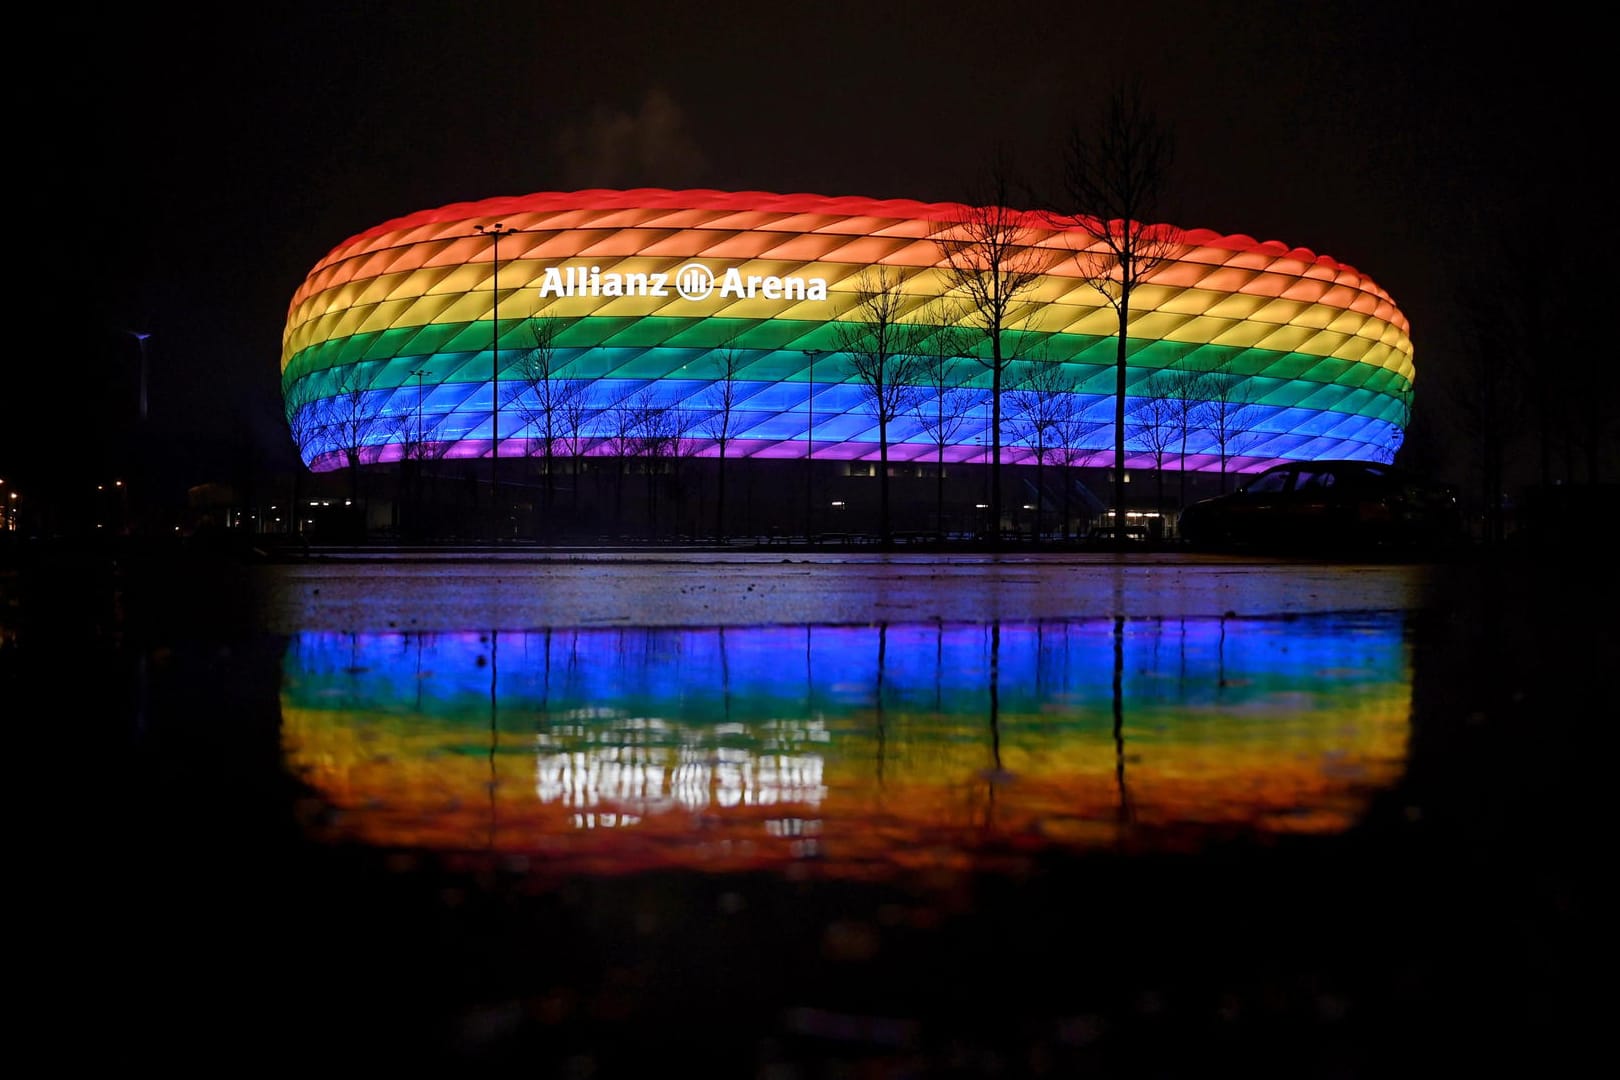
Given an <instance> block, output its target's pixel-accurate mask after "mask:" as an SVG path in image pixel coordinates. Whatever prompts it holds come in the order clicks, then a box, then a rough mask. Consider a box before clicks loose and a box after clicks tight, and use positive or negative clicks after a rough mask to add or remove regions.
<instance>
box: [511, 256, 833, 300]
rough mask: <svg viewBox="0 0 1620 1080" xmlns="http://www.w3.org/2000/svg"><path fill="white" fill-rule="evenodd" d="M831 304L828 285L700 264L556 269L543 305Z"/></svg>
mask: <svg viewBox="0 0 1620 1080" xmlns="http://www.w3.org/2000/svg"><path fill="white" fill-rule="evenodd" d="M715 295H719V296H720V297H721V298H722V299H735V300H752V299H755V298H756V297H761V298H764V299H766V300H825V299H827V279H826V278H819V277H792V276H789V277H777V276H775V275H774V274H744V273H743V272H742V271H741V270H737V269H735V268H733V269H730V270H727V271H725V272H724V273H723V274H721V275H719V276H718V277H716V276H715V273H714V271H713V270H710V269H709V268H708V267H707V266H705V265H703V264H702V263H700V262H691V263H687V264H686V265H685V266H683V267H681V268H680V269H679V270H677V271H675V272H674V273H673V274H667V273H661V272H649V273H628V274H627V273H620V272H619V271H617V270H609V271H607V272H606V273H603V272H602V268H601V267H600V266H561V267H558V266H552V267H548V268H547V269H546V272H545V276H544V277H542V278H541V279H540V296H541V298H542V299H546V298H550V297H565V296H607V297H612V296H674V297H679V298H680V299H682V300H707V299H709V298H710V297H712V296H715Z"/></svg>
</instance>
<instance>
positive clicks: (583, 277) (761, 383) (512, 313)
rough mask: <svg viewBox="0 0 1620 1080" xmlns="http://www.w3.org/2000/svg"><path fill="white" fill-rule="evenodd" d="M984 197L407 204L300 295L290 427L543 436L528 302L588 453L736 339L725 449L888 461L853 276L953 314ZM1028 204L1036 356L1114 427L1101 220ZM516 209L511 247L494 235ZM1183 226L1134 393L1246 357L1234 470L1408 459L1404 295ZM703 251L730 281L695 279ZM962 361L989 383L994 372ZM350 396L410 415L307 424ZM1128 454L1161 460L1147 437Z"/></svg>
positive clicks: (1152, 299) (983, 448) (1240, 368)
mask: <svg viewBox="0 0 1620 1080" xmlns="http://www.w3.org/2000/svg"><path fill="white" fill-rule="evenodd" d="M964 212H965V208H964V207H961V206H958V205H954V204H929V203H921V202H911V201H900V200H873V199H867V198H855V197H851V198H831V197H823V196H816V195H804V194H798V195H778V194H767V193H759V192H736V193H729V192H720V191H668V190H661V189H641V190H632V191H608V190H591V191H577V192H544V193H538V194H533V195H526V196H521V197H511V198H496V199H488V200H485V201H481V202H470V203H459V204H454V205H450V206H445V207H441V208H439V209H436V210H427V211H423V212H421V213H416V214H411V215H409V216H407V217H402V218H398V219H396V220H393V221H389V222H386V223H384V224H381V225H378V226H376V227H375V228H371V229H368V230H366V231H365V232H362V233H360V234H358V235H356V236H354V237H352V238H350V239H349V240H346V241H344V242H343V243H342V244H340V245H338V246H337V247H336V248H334V249H333V250H332V251H331V252H330V253H329V254H328V255H327V256H326V257H325V258H323V259H321V260H320V262H319V263H318V264H316V266H315V267H314V269H313V270H312V271H311V272H310V274H309V276H308V278H307V279H306V280H305V281H304V283H303V284H302V286H301V287H300V288H299V289H298V290H297V292H296V294H295V295H294V297H293V299H292V303H291V305H290V310H289V314H288V319H287V325H286V330H285V333H284V338H283V347H282V358H281V366H282V389H283V393H284V396H285V398H286V401H287V404H288V411H289V415H290V416H291V417H292V419H293V420H294V421H295V422H294V423H293V431H294V437H295V439H297V441H299V443H300V447H299V449H300V452H301V454H302V457H303V459H304V461H305V462H306V463H307V464H308V465H309V466H310V467H311V468H312V469H314V470H316V471H324V470H330V469H336V468H339V467H341V466H342V465H344V464H345V463H347V462H351V461H352V460H354V459H355V458H356V457H357V458H358V460H359V461H361V462H363V463H373V462H389V461H398V460H399V459H400V458H402V457H405V456H408V455H409V454H410V453H411V452H412V450H411V448H412V447H421V448H424V449H423V456H430V457H432V458H435V459H457V458H461V459H468V458H487V457H491V456H498V457H501V458H518V457H523V456H525V455H533V454H535V453H537V452H538V451H537V440H536V439H535V437H534V436H535V432H534V430H533V427H532V425H531V424H526V423H525V421H524V419H523V417H524V415H525V412H524V410H523V409H522V408H521V402H517V401H514V400H513V398H512V395H513V394H514V393H521V384H520V380H518V379H517V378H516V376H515V374H514V371H515V366H516V365H518V364H520V363H521V361H522V358H523V356H524V355H525V354H526V353H527V352H529V351H530V350H532V349H533V348H534V344H535V342H534V337H533V329H532V327H533V320H534V319H535V317H536V316H537V315H543V316H544V317H546V318H547V319H554V320H555V321H556V323H557V325H559V326H560V327H561V330H560V333H559V335H558V337H557V338H556V341H555V345H556V357H555V364H556V369H557V370H560V371H561V372H562V374H564V375H566V376H567V377H568V378H570V379H575V380H580V381H581V384H582V385H585V386H587V387H588V391H587V395H588V397H589V400H590V405H591V409H590V413H589V416H588V418H587V419H586V420H585V422H584V434H585V435H586V436H588V438H587V439H586V442H587V444H588V445H587V446H586V448H585V449H584V451H583V452H584V453H586V454H595V455H605V454H610V453H613V452H614V442H613V440H612V438H611V431H610V421H609V419H608V417H609V414H610V412H611V411H612V410H613V409H614V407H615V406H616V405H617V404H618V403H621V402H623V401H625V400H626V399H627V398H628V397H629V396H630V395H632V394H636V393H642V392H651V393H652V394H653V395H655V396H656V398H657V400H658V401H659V402H660V404H662V405H665V406H671V407H680V408H682V409H683V410H686V411H688V412H689V414H691V415H697V414H700V413H701V412H702V411H703V410H704V409H705V408H706V407H708V406H707V405H706V403H707V402H709V401H710V400H712V394H713V389H714V387H715V385H716V381H717V379H719V378H720V374H721V371H722V367H721V362H720V357H719V354H720V352H721V350H727V351H733V354H734V355H737V356H740V357H741V360H742V365H741V367H740V369H738V374H737V379H738V382H737V383H736V400H735V406H734V420H733V424H732V428H731V435H732V438H731V440H730V441H729V443H728V445H727V448H726V455H727V457H728V458H745V457H746V458H756V459H763V458H803V457H804V456H805V454H806V452H807V451H813V456H814V458H815V459H817V460H840V459H842V460H876V459H877V458H878V456H879V435H878V426H877V423H876V421H875V420H874V419H873V417H872V415H871V413H870V411H869V409H868V408H867V406H866V404H865V401H864V398H863V395H862V393H861V386H860V383H859V380H858V379H857V377H856V376H855V375H854V374H853V372H852V370H851V369H850V367H849V366H848V365H847V364H841V363H840V362H839V357H838V351H839V342H840V340H842V338H841V335H840V333H839V323H840V322H841V321H843V322H845V323H847V322H848V321H849V320H851V319H854V318H856V317H857V316H856V314H855V309H856V302H857V297H856V288H857V283H858V282H859V281H860V280H861V278H862V276H863V275H865V274H867V273H868V272H869V271H871V270H873V269H874V268H878V267H883V268H887V272H888V273H891V274H893V275H895V276H896V277H898V278H899V279H900V280H901V281H902V285H901V288H902V290H903V292H904V294H905V297H906V305H907V307H906V311H907V314H906V315H905V316H903V317H905V318H912V319H916V320H926V319H928V318H930V317H931V316H930V314H929V313H931V312H934V311H938V310H940V308H939V305H938V304H937V303H936V301H938V300H939V298H940V297H941V296H942V294H945V293H947V292H948V291H949V280H948V274H947V272H946V268H945V260H944V258H943V256H942V249H941V245H940V243H939V239H940V237H941V236H942V235H944V234H945V233H946V232H947V231H948V230H950V229H952V228H953V227H955V228H959V227H960V223H961V222H962V220H963V215H964ZM1018 220H1019V221H1020V223H1021V226H1022V227H1023V232H1022V234H1021V236H1022V237H1023V240H1024V242H1026V243H1027V245H1028V247H1029V248H1031V249H1039V251H1040V252H1041V253H1042V256H1043V260H1042V261H1043V264H1044V265H1045V270H1044V272H1043V273H1042V276H1041V278H1040V280H1039V282H1038V283H1037V285H1036V286H1035V287H1034V288H1033V289H1031V290H1030V291H1029V293H1028V294H1027V296H1028V299H1029V304H1028V308H1027V311H1026V312H1025V313H1024V315H1025V316H1026V317H1025V318H1021V320H1020V323H1019V329H1018V330H1017V331H1016V332H1015V333H1016V334H1022V335H1028V339H1027V340H1026V341H1025V342H1024V343H1023V344H1024V345H1025V346H1028V345H1029V344H1030V343H1031V342H1034V343H1036V347H1034V348H1025V349H1024V355H1025V356H1026V357H1027V359H1024V360H1021V361H1019V363H1020V364H1034V363H1059V364H1063V365H1067V366H1070V367H1071V369H1072V374H1073V376H1074V378H1073V380H1072V384H1071V385H1072V387H1073V391H1074V393H1075V395H1076V397H1077V398H1078V399H1079V402H1078V403H1079V404H1081V405H1082V406H1084V408H1085V409H1086V410H1087V413H1088V414H1089V415H1093V416H1095V417H1097V418H1098V419H1099V420H1102V419H1103V418H1110V421H1111V417H1112V416H1113V395H1114V387H1115V370H1114V364H1115V359H1116V347H1117V346H1116V340H1117V339H1116V332H1117V317H1116V315H1115V313H1114V311H1113V309H1112V308H1111V307H1109V306H1108V305H1107V303H1106V302H1105V301H1104V298H1103V297H1102V296H1101V295H1100V294H1099V293H1098V292H1097V291H1096V289H1095V288H1093V287H1092V285H1091V284H1089V283H1088V282H1087V280H1086V279H1085V276H1084V273H1083V268H1082V266H1081V264H1080V262H1079V261H1078V260H1077V258H1076V257H1075V252H1076V251H1077V250H1079V249H1083V248H1085V247H1086V246H1087V244H1088V240H1087V238H1086V235H1085V231H1084V230H1083V229H1082V228H1080V227H1079V226H1078V225H1076V224H1074V223H1073V222H1064V221H1061V220H1058V219H1054V218H1052V217H1051V216H1049V215H1042V214H1037V213H1027V214H1020V215H1018ZM497 226H498V227H499V232H500V236H499V240H498V241H497V240H495V239H494V238H492V236H491V235H490V233H491V231H492V230H495V229H496V228H497ZM1178 240H1179V244H1178V247H1177V249H1176V252H1175V255H1174V257H1173V258H1172V259H1171V260H1169V261H1167V262H1166V263H1164V264H1163V265H1162V266H1161V267H1159V268H1158V269H1157V270H1156V271H1155V272H1154V273H1153V274H1152V276H1151V277H1150V278H1149V280H1147V281H1146V282H1145V283H1144V284H1142V285H1140V286H1139V287H1138V288H1137V289H1136V291H1135V292H1134V294H1133V295H1132V299H1131V320H1130V332H1129V373H1128V385H1129V390H1128V393H1130V394H1133V395H1140V394H1141V393H1142V392H1143V389H1144V386H1145V383H1146V380H1148V379H1149V378H1150V377H1151V376H1152V375H1153V373H1154V372H1155V371H1156V370H1158V369H1161V368H1167V367H1170V366H1171V365H1174V364H1177V363H1181V364H1183V365H1202V366H1205V367H1215V366H1217V365H1220V366H1223V368H1224V370H1228V371H1231V372H1233V373H1236V375H1238V376H1239V377H1241V378H1242V379H1243V380H1244V381H1245V383H1246V384H1247V385H1246V386H1245V388H1244V399H1245V401H1247V402H1249V403H1251V404H1252V409H1253V413H1252V416H1253V420H1252V423H1251V424H1250V426H1249V431H1248V432H1247V433H1246V437H1245V439H1244V443H1243V445H1242V446H1241V447H1239V448H1234V447H1231V446H1229V447H1227V449H1228V460H1227V461H1226V462H1225V468H1226V469H1227V470H1228V471H1252V470H1255V469H1260V468H1264V467H1266V466H1268V465H1271V464H1274V463H1277V462H1279V461H1283V460H1290V459H1323V458H1359V459H1368V460H1388V459H1389V457H1390V456H1391V454H1392V453H1393V449H1394V447H1395V446H1396V445H1398V444H1399V439H1400V433H1401V428H1402V425H1403V424H1404V417H1405V416H1406V415H1407V403H1408V402H1409V400H1410V398H1409V395H1410V389H1411V386H1412V381H1413V375H1414V369H1413V363H1412V343H1411V339H1410V336H1409V328H1408V325H1407V322H1406V319H1405V317H1404V316H1403V315H1402V314H1401V312H1400V311H1399V310H1398V309H1397V308H1396V306H1395V304H1394V302H1393V301H1392V300H1391V298H1390V297H1389V296H1388V295H1387V294H1386V293H1385V292H1384V291H1383V290H1382V289H1381V288H1379V287H1378V286H1377V285H1376V284H1374V282H1373V281H1371V280H1370V279H1369V278H1367V277H1366V276H1365V275H1363V274H1361V273H1360V272H1358V271H1357V270H1355V269H1353V268H1352V267H1349V266H1347V265H1344V264H1343V263H1340V262H1337V261H1335V260H1334V259H1331V258H1329V257H1327V256H1324V255H1318V254H1315V253H1313V252H1311V251H1309V250H1306V249H1303V248H1297V247H1295V248H1290V247H1288V246H1286V245H1284V244H1281V243H1278V242H1274V241H1266V242H1260V241H1256V240H1253V239H1251V238H1249V237H1245V236H1222V235H1218V234H1216V233H1213V232H1210V231H1199V230H1188V231H1185V232H1181V233H1179V235H1178ZM694 265H696V266H697V267H698V268H699V271H700V274H699V276H700V277H701V275H702V274H703V273H707V274H709V275H712V278H711V279H710V280H709V281H707V282H705V281H701V280H696V279H693V278H692V277H691V276H690V268H691V267H693V266H694ZM733 272H734V273H733ZM683 275H684V276H683ZM728 283H729V285H730V286H731V287H729V288H728ZM687 285H693V286H694V287H692V288H686V287H685V286H687ZM703 286H707V291H704V288H703ZM497 304H498V311H499V321H498V328H499V329H498V339H497V336H496V332H495V330H496V327H495V325H493V324H492V317H493V315H494V314H495V312H496V310H497ZM975 348H983V340H982V337H981V339H980V342H979V345H978V346H975ZM497 357H498V362H499V365H500V367H499V371H498V372H496V371H495V369H494V368H493V367H492V360H493V359H496V358H497ZM964 366H965V367H967V368H968V369H969V370H971V371H972V372H973V373H974V380H975V382H976V383H977V384H978V385H982V386H988V385H989V371H988V369H987V368H986V367H985V366H983V365H982V364H975V363H973V362H972V361H971V359H969V360H965V361H964ZM1016 367H1017V365H1015V370H1012V371H1009V373H1008V376H1009V379H1010V380H1011V381H1014V382H1015V381H1016V380H1017V378H1018V377H1019V374H1018V371H1017V370H1016ZM492 373H493V374H495V375H496V377H495V378H494V379H493V380H492ZM497 390H498V392H499V394H500V397H501V400H502V405H501V411H500V415H499V417H498V420H497V417H496V416H495V415H494V413H493V410H492V405H493V401H494V397H495V394H496V393H497ZM339 394H348V395H350V396H351V397H352V398H353V400H354V401H356V402H358V403H360V407H361V408H363V410H364V411H365V412H366V414H367V415H370V416H374V417H383V418H387V417H395V418H398V419H399V421H400V422H398V423H393V424H388V423H377V424H371V425H368V427H367V430H366V431H365V433H364V436H363V438H362V439H361V440H360V443H361V445H359V446H357V447H353V448H348V449H349V450H352V451H354V452H353V453H346V452H345V448H344V447H342V446H340V445H338V442H337V441H335V440H334V439H333V437H332V435H331V433H330V431H329V430H328V429H327V427H328V426H324V425H320V424H309V423H304V424H300V423H298V422H296V421H297V419H298V414H299V413H300V412H301V411H305V410H318V409H320V408H321V403H322V402H323V401H326V402H330V400H331V399H332V398H333V397H334V396H336V395H339ZM989 416H990V412H989V409H988V408H987V407H985V408H980V409H977V410H975V414H974V415H971V416H968V417H966V418H965V421H964V422H963V423H962V424H961V425H960V426H959V427H958V429H957V430H956V431H955V432H953V434H952V437H951V444H950V445H949V446H948V447H947V448H946V451H945V454H944V458H945V460H946V461H948V462H983V461H986V460H987V457H988V453H989V450H988V448H989V447H990V445H992V443H993V440H992V439H991V437H990V434H989V427H990V419H989ZM497 422H498V430H499V435H500V446H499V449H498V453H497V454H493V455H492V433H493V432H494V431H495V430H496V425H497ZM593 425H594V426H593ZM683 438H684V439H685V440H686V441H687V445H686V446H685V447H683V449H682V453H684V454H690V455H695V456H699V457H703V456H709V457H713V456H716V455H717V454H718V453H719V447H718V445H717V444H716V443H714V442H713V441H712V440H709V439H706V438H705V437H704V436H703V435H702V434H701V432H700V431H699V430H697V428H695V427H694V428H693V429H691V430H688V431H686V432H684V433H683ZM1089 438H1090V439H1091V440H1092V443H1093V444H1094V445H1093V448H1094V449H1096V450H1097V451H1099V456H1098V457H1097V458H1096V459H1095V460H1093V461H1092V462H1090V463H1091V464H1095V465H1105V464H1111V463H1112V459H1111V454H1110V455H1109V457H1108V460H1107V461H1104V460H1103V459H1102V457H1101V456H1100V452H1101V451H1103V450H1105V449H1107V450H1110V451H1111V448H1112V446H1113V441H1114V432H1113V429H1112V425H1111V422H1109V423H1101V422H1100V423H1099V424H1097V425H1096V428H1095V430H1094V431H1093V433H1092V434H1091V435H1090V436H1089ZM888 440H889V444H890V445H889V460H890V461H891V462H906V461H910V460H927V461H932V460H934V456H935V454H936V452H937V448H936V445H935V443H934V441H932V440H931V439H930V438H929V437H928V434H927V432H925V431H924V430H923V429H922V427H921V424H920V423H919V422H918V421H917V420H915V419H913V418H910V417H905V416H902V417H899V418H897V419H896V420H895V421H894V423H892V424H890V425H889V430H888ZM1000 441H1001V444H1002V460H1003V462H1004V463H1008V464H1019V463H1022V462H1027V461H1029V460H1030V459H1031V451H1030V448H1029V447H1028V446H1025V445H1022V444H1021V443H1020V442H1019V440H1018V438H1017V437H1016V436H1015V435H1014V434H1012V433H1011V432H1010V431H1009V430H1008V428H1007V420H1006V419H1005V418H1004V420H1003V432H1002V439H1001V440H1000ZM1234 449H1235V450H1236V451H1237V452H1236V453H1233V452H1232V451H1233V450H1234ZM1178 450H1179V448H1178ZM1128 464H1129V465H1130V466H1131V467H1133V468H1145V467H1150V466H1151V465H1152V464H1153V460H1152V457H1151V455H1150V454H1149V453H1148V451H1147V449H1146V448H1145V447H1143V446H1141V445H1139V444H1138V442H1137V440H1134V439H1133V440H1132V442H1131V444H1130V456H1129V461H1128ZM1165 464H1166V465H1167V466H1168V467H1170V468H1178V467H1180V468H1186V469H1190V470H1214V469H1217V468H1219V467H1221V461H1220V453H1219V448H1218V447H1217V446H1216V445H1215V443H1214V440H1213V438H1212V436H1211V435H1210V434H1209V433H1207V432H1194V433H1192V435H1191V436H1190V438H1189V440H1188V443H1187V446H1186V452H1185V456H1184V457H1183V456H1182V455H1181V454H1180V453H1177V454H1176V455H1175V456H1173V457H1172V458H1171V459H1170V460H1168V461H1166V462H1165Z"/></svg>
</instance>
